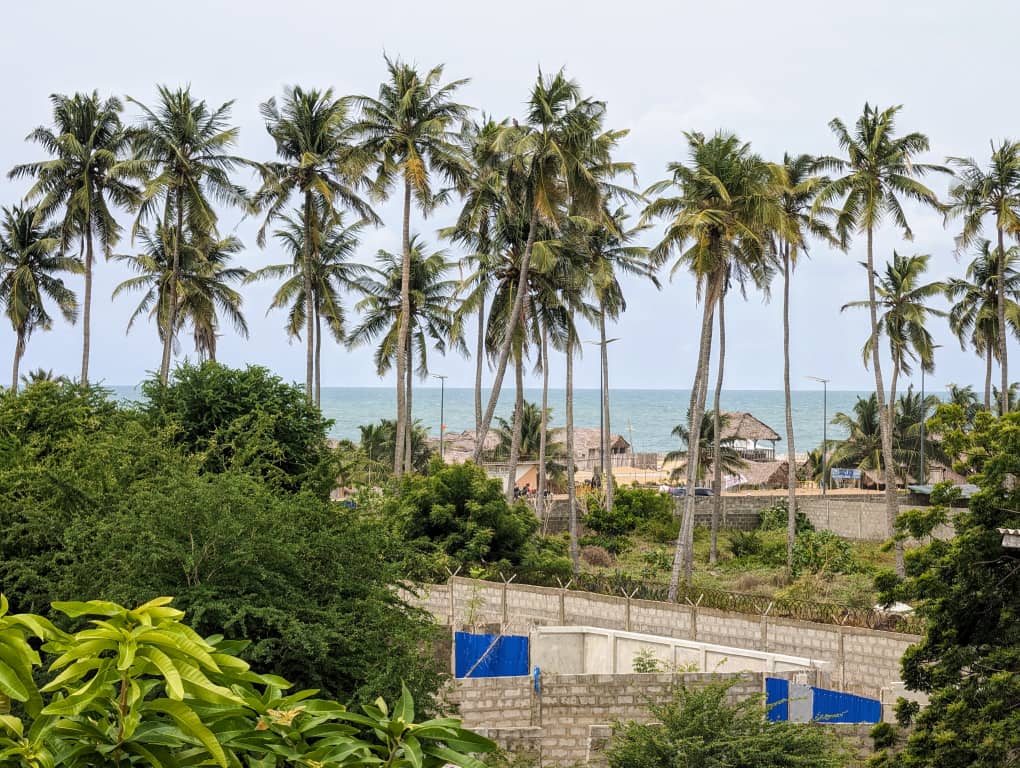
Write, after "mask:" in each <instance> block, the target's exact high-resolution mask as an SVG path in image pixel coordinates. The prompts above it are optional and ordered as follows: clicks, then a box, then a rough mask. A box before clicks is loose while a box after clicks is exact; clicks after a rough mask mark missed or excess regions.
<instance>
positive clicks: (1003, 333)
mask: <svg viewBox="0 0 1020 768" xmlns="http://www.w3.org/2000/svg"><path fill="white" fill-rule="evenodd" d="M997 229H998V235H999V253H998V258H996V262H995V263H996V270H995V271H996V281H995V292H996V297H995V304H996V307H995V314H996V315H998V326H999V372H1000V374H1001V385H1000V389H999V391H1000V392H1002V398H1001V401H1000V402H999V415H1000V416H1005V415H1006V414H1007V413H1009V365H1008V364H1007V362H1006V347H1007V344H1006V341H1007V337H1008V336H1009V333H1008V331H1007V329H1006V248H1005V244H1004V243H1003V234H1002V227H998V228H997Z"/></svg>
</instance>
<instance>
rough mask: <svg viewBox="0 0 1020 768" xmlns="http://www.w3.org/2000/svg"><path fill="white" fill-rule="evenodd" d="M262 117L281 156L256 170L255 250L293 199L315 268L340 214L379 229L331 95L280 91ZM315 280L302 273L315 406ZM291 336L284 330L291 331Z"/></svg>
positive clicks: (309, 385) (340, 103) (340, 107)
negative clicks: (258, 218) (258, 220)
mask: <svg viewBox="0 0 1020 768" xmlns="http://www.w3.org/2000/svg"><path fill="white" fill-rule="evenodd" d="M259 111H260V112H261V114H262V117H263V119H264V120H265V121H266V130H267V131H268V132H269V135H270V136H271V137H272V138H273V141H274V142H275V144H276V155H277V158H278V159H277V160H275V161H273V162H268V163H261V164H260V165H259V173H260V175H261V177H262V186H261V187H260V188H259V190H258V191H257V192H256V193H255V197H254V201H253V202H254V206H255V207H256V208H257V209H259V210H262V211H264V212H265V220H264V222H263V224H262V227H261V228H260V229H259V234H258V244H259V247H264V246H265V243H266V232H267V230H268V229H269V226H270V225H271V224H272V222H273V221H275V220H276V219H277V218H279V217H281V216H284V215H285V214H284V211H285V210H286V207H287V205H288V204H289V202H290V200H291V199H292V198H293V197H298V199H299V205H300V208H301V212H300V215H299V218H298V219H297V220H299V221H300V223H301V225H302V226H303V227H304V235H303V236H302V238H301V241H300V242H301V243H302V245H303V246H304V249H305V252H304V254H303V255H302V263H304V264H311V265H318V264H319V262H320V258H321V254H320V252H319V250H318V248H320V247H321V246H322V245H324V243H325V242H326V238H325V237H324V233H325V232H327V231H331V229H332V228H333V227H335V226H337V221H336V219H337V216H338V215H339V213H340V212H341V211H343V210H349V211H353V212H354V213H355V214H356V215H357V216H358V217H360V218H361V219H362V220H364V221H366V222H368V223H372V224H379V223H380V220H379V217H378V216H377V215H376V214H375V212H374V211H373V210H372V208H371V206H370V205H369V204H368V203H367V202H366V201H365V200H364V199H363V198H362V196H361V191H362V190H363V189H365V188H366V187H367V185H368V179H367V177H366V176H365V173H364V162H363V159H362V158H360V157H359V156H358V154H357V152H355V151H354V149H353V147H352V144H351V139H350V128H349V122H348V119H347V117H348V115H347V107H346V106H345V103H344V100H343V99H338V98H335V97H334V96H333V91H332V89H326V90H325V91H318V90H315V89H309V90H305V89H303V88H301V87H299V86H290V87H287V88H285V89H284V93H283V99H282V100H281V101H280V103H277V101H276V99H275V98H271V99H269V100H268V101H266V102H265V103H264V104H262V105H261V106H260V107H259ZM292 221H293V219H292ZM316 268H317V267H316ZM314 274H315V272H314V270H313V269H307V270H302V272H301V279H302V283H303V285H302V291H301V298H303V299H304V309H303V313H302V315H301V319H303V320H304V327H305V395H306V396H307V397H308V399H309V400H313V401H314V400H315V390H314V382H315V371H316V365H315V360H316V343H317V339H318V335H317V333H316V319H317V314H316V307H315V296H316V291H315V287H314V285H313V280H314V278H313V275H314ZM295 330H296V329H295V328H293V327H288V332H291V333H293V332H294V331H295Z"/></svg>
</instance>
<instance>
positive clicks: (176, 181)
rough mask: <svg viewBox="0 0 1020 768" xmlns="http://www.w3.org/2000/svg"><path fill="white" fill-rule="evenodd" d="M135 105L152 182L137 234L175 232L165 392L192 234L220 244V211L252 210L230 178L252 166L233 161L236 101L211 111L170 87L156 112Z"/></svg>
mask: <svg viewBox="0 0 1020 768" xmlns="http://www.w3.org/2000/svg"><path fill="white" fill-rule="evenodd" d="M128 101H130V102H131V103H133V104H135V105H136V106H138V108H139V109H141V110H142V121H141V124H140V125H139V126H138V127H137V128H136V129H135V130H134V131H133V132H132V142H133V145H134V152H135V157H136V159H137V161H138V162H139V164H140V167H141V168H143V169H144V171H145V173H146V176H147V181H146V183H145V186H144V188H143V190H142V198H141V203H140V205H139V207H138V217H137V220H136V222H135V232H136V233H137V231H138V229H139V227H140V226H141V225H142V224H144V223H145V222H146V221H147V220H150V219H153V218H161V219H162V227H163V228H164V229H170V230H172V231H173V236H172V237H171V238H170V243H171V248H172V251H171V253H170V257H171V258H170V271H171V279H170V281H169V293H168V296H167V315H166V316H165V317H161V318H159V319H161V320H163V321H164V328H163V332H162V336H161V337H162V339H163V360H162V362H161V363H160V368H159V380H160V383H162V384H164V385H165V384H166V382H167V378H168V377H169V375H170V359H171V352H172V349H173V342H174V336H175V331H176V328H177V312H178V310H179V308H180V302H179V301H178V297H177V293H176V292H177V287H178V285H179V284H180V282H181V254H180V251H181V248H182V247H183V246H184V243H185V242H186V241H187V240H188V236H187V235H186V234H185V229H187V230H190V232H191V236H192V237H205V236H207V235H208V236H210V237H214V238H215V237H217V235H216V225H217V221H218V216H217V214H216V210H215V208H214V206H215V205H216V204H219V205H233V206H237V207H240V208H242V209H247V207H248V202H247V199H246V193H245V191H244V189H242V188H241V187H240V186H238V185H236V184H234V183H233V182H232V181H231V180H230V173H231V172H232V171H233V170H235V169H237V168H239V167H241V166H245V165H248V162H247V161H246V160H244V159H242V158H240V157H237V156H236V155H232V154H230V153H229V152H230V150H231V149H232V148H233V146H234V145H235V144H236V143H237V135H238V128H237V127H236V126H231V125H230V110H231V108H232V107H233V102H232V101H228V102H226V103H224V104H221V105H220V106H219V107H218V108H216V109H210V108H209V106H208V105H207V104H206V103H205V101H204V100H200V99H196V98H195V97H194V96H192V94H191V89H190V87H189V88H177V89H176V90H171V89H170V88H168V87H166V86H160V87H159V97H158V99H157V103H156V105H155V107H152V108H150V107H147V106H146V105H145V104H142V103H141V102H139V101H137V100H136V99H132V98H131V97H128Z"/></svg>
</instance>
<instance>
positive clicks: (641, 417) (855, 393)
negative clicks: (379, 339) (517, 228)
mask: <svg viewBox="0 0 1020 768" xmlns="http://www.w3.org/2000/svg"><path fill="white" fill-rule="evenodd" d="M103 386H105V387H106V388H108V389H110V390H111V391H112V392H113V393H114V394H115V395H116V396H117V397H118V398H120V399H123V400H139V399H141V398H142V394H141V389H140V387H139V386H132V385H110V384H106V385H103ZM903 391H905V390H903ZM488 393H489V390H487V389H483V407H484V405H485V403H486V402H487V398H488ZM870 394H871V392H870V391H864V390H838V389H835V390H834V389H830V390H829V391H828V398H827V403H826V404H825V405H826V418H825V421H827V422H831V420H832V418H833V416H835V414H836V413H837V412H840V411H842V412H845V413H851V412H852V409H853V406H854V403H856V402H857V398H858V397H867V396H868V395H870ZM926 394H932V395H938V396H940V397H941V396H944V395H945V392H944V391H939V390H933V391H930V392H927V393H926ZM524 397H525V400H527V401H529V402H533V403H535V404H536V405H537V404H540V403H541V398H542V390H541V388H537V387H526V388H525V390H524ZM565 397H566V391H565V390H564V389H563V388H562V387H560V388H552V387H550V389H549V407H550V409H551V413H550V426H551V427H561V426H563V423H564V422H563V406H564V402H565ZM609 397H610V431H611V432H612V433H613V434H618V435H622V436H623V437H624V438H625V439H626V440H627V441H628V442H629V443H631V445H632V447H633V450H634V451H635V452H638V453H664V452H666V451H671V450H675V449H676V448H678V447H680V443H679V441H678V440H677V439H676V438H675V437H673V436H672V435H671V434H670V432H671V431H672V429H673V427H674V426H676V425H677V424H680V423H683V422H684V421H685V418H686V412H687V407H688V404H689V402H690V389H664V388H651V387H650V388H644V389H637V388H615V387H614V388H611V389H610V392H609ZM321 401H322V402H321V408H322V413H323V416H325V417H326V418H327V419H330V420H331V421H332V425H331V427H330V429H329V436H330V437H332V438H336V439H341V440H343V439H346V440H353V441H355V442H356V441H358V440H359V439H360V430H359V427H360V426H362V425H367V424H373V423H377V422H378V421H379V420H381V419H392V418H393V417H394V414H395V411H396V392H395V390H394V388H393V387H392V386H389V387H387V386H359V387H349V386H330V387H325V386H324V387H322V396H321ZM513 401H514V391H513V387H509V388H507V387H504V389H503V391H502V392H501V393H500V398H499V400H498V403H497V407H496V411H495V417H496V418H494V419H493V425H492V428H493V429H497V428H498V427H499V421H498V418H499V417H502V418H504V419H509V418H510V416H511V413H512V411H513ZM791 401H792V409H793V432H794V448H795V451H796V453H797V454H804V453H806V452H808V451H811V450H813V449H815V448H817V447H818V446H819V445H821V443H822V435H823V425H822V422H823V393H822V390H821V389H818V390H814V389H798V390H792V391H791ZM599 402H600V390H599V389H598V388H597V387H596V388H577V389H575V390H574V426H575V427H578V428H583V427H594V428H597V427H598V426H599V412H600V407H599ZM720 405H721V408H722V410H725V411H744V412H748V413H751V414H753V415H754V416H755V417H756V418H757V419H759V420H760V421H762V422H764V423H765V424H767V425H768V426H770V427H771V428H772V429H773V430H775V431H776V433H778V434H779V435H780V437H781V439H780V440H779V441H777V442H776V444H775V448H776V455H777V456H785V455H786V454H787V453H788V450H787V446H786V415H785V398H784V393H783V390H781V389H778V390H777V389H723V391H722V395H721V397H720ZM441 406H442V410H443V420H444V421H445V423H446V433H447V434H451V433H457V432H463V431H464V430H472V429H474V426H475V416H474V413H475V411H474V388H473V387H446V388H445V391H444V390H443V389H441V388H440V387H435V386H421V387H415V389H414V393H413V398H412V410H413V415H414V418H415V420H417V421H419V422H420V423H421V425H422V426H423V427H424V428H425V429H426V430H427V432H428V434H429V436H430V437H433V438H438V437H439V432H440V430H439V424H440V421H439V419H440V408H441ZM708 407H711V397H710V398H709V402H708ZM826 433H827V437H828V438H829V439H839V438H843V437H845V436H846V435H845V433H844V432H843V431H842V430H840V429H839V428H838V427H836V426H834V425H832V424H831V423H829V424H827V426H826Z"/></svg>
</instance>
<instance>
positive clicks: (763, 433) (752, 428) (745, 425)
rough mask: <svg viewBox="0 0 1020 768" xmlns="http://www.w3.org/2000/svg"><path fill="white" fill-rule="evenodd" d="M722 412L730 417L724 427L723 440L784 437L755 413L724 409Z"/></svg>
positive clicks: (778, 438) (772, 440) (773, 439)
mask: <svg viewBox="0 0 1020 768" xmlns="http://www.w3.org/2000/svg"><path fill="white" fill-rule="evenodd" d="M722 413H723V415H725V416H726V417H727V418H728V421H727V423H726V425H725V426H724V427H723V428H722V435H720V439H721V440H768V441H771V442H775V441H777V440H782V439H783V438H781V437H780V436H779V434H778V433H777V432H776V431H775V430H774V429H772V427H770V426H769V425H768V424H766V423H765V422H763V421H761V420H760V419H758V418H756V417H755V416H754V415H753V414H750V413H745V412H743V411H723V412H722Z"/></svg>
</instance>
